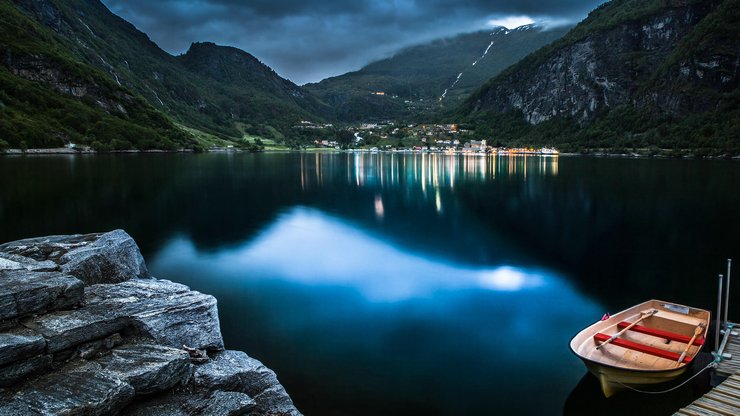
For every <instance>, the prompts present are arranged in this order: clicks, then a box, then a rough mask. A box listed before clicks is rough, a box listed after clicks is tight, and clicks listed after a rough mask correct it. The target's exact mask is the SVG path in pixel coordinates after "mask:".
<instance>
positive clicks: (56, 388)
mask: <svg viewBox="0 0 740 416" xmlns="http://www.w3.org/2000/svg"><path fill="white" fill-rule="evenodd" d="M133 398H134V388H133V387H131V385H130V384H128V383H126V382H124V381H122V380H121V379H120V378H118V377H116V376H114V375H112V374H109V373H106V372H102V371H96V370H82V371H66V372H56V373H53V374H50V375H48V376H44V377H42V378H41V379H40V380H37V381H36V382H35V383H34V384H33V388H29V389H27V390H23V391H21V392H19V393H18V394H16V396H15V403H14V405H15V406H18V404H19V403H20V404H21V405H25V406H27V409H28V410H29V413H28V414H29V415H32V414H42V415H90V416H97V415H111V414H115V413H117V412H118V411H119V409H121V408H122V407H123V406H125V405H126V404H127V403H129V402H130V401H131V400H132V399H133ZM0 410H2V409H0Z"/></svg>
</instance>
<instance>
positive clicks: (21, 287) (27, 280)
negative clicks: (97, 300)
mask: <svg viewBox="0 0 740 416" xmlns="http://www.w3.org/2000/svg"><path fill="white" fill-rule="evenodd" d="M83 294H84V285H83V283H82V282H81V281H79V280H78V279H76V278H74V277H72V276H69V275H65V274H62V273H58V272H43V273H34V272H29V271H26V270H13V271H7V270H0V321H6V320H11V319H15V318H20V317H24V316H27V315H31V314H35V313H40V312H44V311H47V310H56V309H64V308H71V307H73V306H76V305H78V304H80V303H81V302H82V299H83Z"/></svg>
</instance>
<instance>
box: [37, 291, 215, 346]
mask: <svg viewBox="0 0 740 416" xmlns="http://www.w3.org/2000/svg"><path fill="white" fill-rule="evenodd" d="M24 325H25V326H26V327H28V328H31V329H33V330H35V331H38V332H39V333H41V334H42V335H43V336H44V338H46V340H47V343H48V345H47V348H48V351H50V352H57V351H61V350H64V349H67V348H70V347H73V346H75V345H80V344H82V343H85V342H89V341H93V340H96V339H100V338H104V337H106V336H109V335H112V334H114V333H117V332H121V331H123V330H124V329H127V330H129V331H133V332H136V333H138V334H140V335H143V336H146V337H149V338H151V339H152V340H154V341H156V342H157V343H160V344H162V345H165V346H169V347H175V348H180V347H182V346H183V345H187V346H189V347H193V348H199V349H209V350H218V349H223V338H222V337H221V329H220V327H219V321H218V309H217V308H216V299H215V298H214V297H213V296H210V295H204V294H202V293H199V292H195V291H191V290H190V289H189V288H188V287H187V286H185V285H181V284H179V283H173V282H170V281H167V280H157V279H133V280H128V281H125V282H121V283H118V284H100V285H92V286H88V287H87V288H85V305H84V306H83V307H81V308H79V309H76V310H70V311H59V312H54V313H48V314H46V315H42V316H38V317H35V318H32V319H27V320H25V321H24Z"/></svg>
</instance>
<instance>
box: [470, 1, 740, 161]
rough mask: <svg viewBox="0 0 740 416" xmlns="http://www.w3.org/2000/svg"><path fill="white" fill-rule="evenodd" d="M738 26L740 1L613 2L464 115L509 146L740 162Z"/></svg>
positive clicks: (479, 95) (500, 81)
mask: <svg viewBox="0 0 740 416" xmlns="http://www.w3.org/2000/svg"><path fill="white" fill-rule="evenodd" d="M738 27H740V0H649V1H648V0H613V1H611V2H608V3H605V4H603V5H601V6H600V7H598V8H597V9H595V10H594V11H593V12H591V13H590V14H589V16H588V17H587V18H586V19H585V20H584V21H583V22H581V23H580V24H578V25H577V26H576V27H574V28H573V29H572V30H571V31H570V32H569V33H568V34H567V35H565V36H564V37H563V38H561V39H560V40H558V41H556V42H554V43H553V44H551V45H548V46H547V47H545V48H543V49H541V50H539V51H537V52H536V53H534V54H531V55H529V56H528V57H526V58H525V59H523V60H522V61H520V62H519V63H517V64H516V65H514V66H512V67H510V68H508V69H507V70H506V71H504V72H502V73H501V74H499V75H498V76H497V77H495V78H493V79H492V80H490V81H489V82H488V83H487V84H486V85H485V86H483V87H482V88H481V89H480V90H478V91H477V92H475V93H474V94H473V95H472V96H471V97H470V98H469V99H468V100H467V101H466V102H465V104H464V105H463V106H462V108H461V110H460V114H462V115H464V116H465V117H467V119H468V120H469V121H471V122H472V123H473V124H475V125H476V126H477V131H478V134H479V135H481V136H483V135H485V136H488V137H491V138H493V139H494V141H501V142H503V143H509V144H547V145H556V146H559V147H561V148H563V149H566V150H584V149H586V150H587V149H603V148H608V149H618V150H628V149H632V150H638V151H639V150H645V149H648V151H650V152H659V151H660V150H659V149H673V154H676V155H680V154H683V152H685V151H687V150H688V151H690V152H691V153H692V154H695V155H701V154H708V153H716V154H738V153H740V138H739V137H738V134H739V133H738V132H740V105H739V104H740V95H739V92H738V83H739V80H740V77H739V74H738V69H739V67H740V39H738V35H739V34H740V32H739V31H738V30H737V28H738Z"/></svg>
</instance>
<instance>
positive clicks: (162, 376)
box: [0, 230, 300, 416]
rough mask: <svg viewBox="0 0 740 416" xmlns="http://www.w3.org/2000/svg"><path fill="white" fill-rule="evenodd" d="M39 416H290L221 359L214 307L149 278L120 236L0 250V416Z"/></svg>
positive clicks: (254, 380) (270, 386) (255, 377)
mask: <svg viewBox="0 0 740 416" xmlns="http://www.w3.org/2000/svg"><path fill="white" fill-rule="evenodd" d="M206 352H207V353H206ZM191 354H193V355H191ZM208 355H210V356H211V359H209V358H208ZM203 360H206V363H203V362H202V361H203ZM196 364H198V365H196ZM38 414H42V415H86V416H87V415H108V414H122V415H152V416H154V415H157V416H160V415H161V416H165V415H167V416H170V415H175V416H177V415H181V416H211V415H226V416H228V415H250V416H262V415H264V416H267V415H270V416H296V415H300V413H299V412H298V410H296V408H295V406H294V405H293V402H292V400H291V399H290V397H289V396H288V394H287V393H286V391H285V389H284V388H283V387H282V386H281V385H280V383H279V382H278V380H277V377H276V376H275V373H274V372H272V371H271V370H270V369H268V368H266V367H265V366H264V365H262V363H260V362H259V361H257V360H255V359H253V358H250V357H248V356H247V355H246V354H244V353H242V352H236V351H224V343H223V338H222V337H221V330H220V324H219V319H218V309H217V307H216V299H215V298H214V297H213V296H210V295H205V294H202V293H199V292H196V291H192V290H190V288H188V287H187V286H185V285H182V284H178V283H174V282H170V281H167V280H158V279H154V278H151V277H150V276H149V274H148V272H147V269H146V266H145V264H144V259H143V258H142V256H141V253H140V251H139V248H138V247H137V245H136V243H135V242H134V241H133V239H132V238H131V237H130V236H129V235H128V234H126V233H125V232H123V231H121V230H116V231H112V232H109V233H99V234H85V235H73V236H53V237H44V238H32V239H26V240H21V241H15V242H12V243H6V244H2V245H0V415H3V416H4V415H8V416H16V415H22V416H27V415H38Z"/></svg>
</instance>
